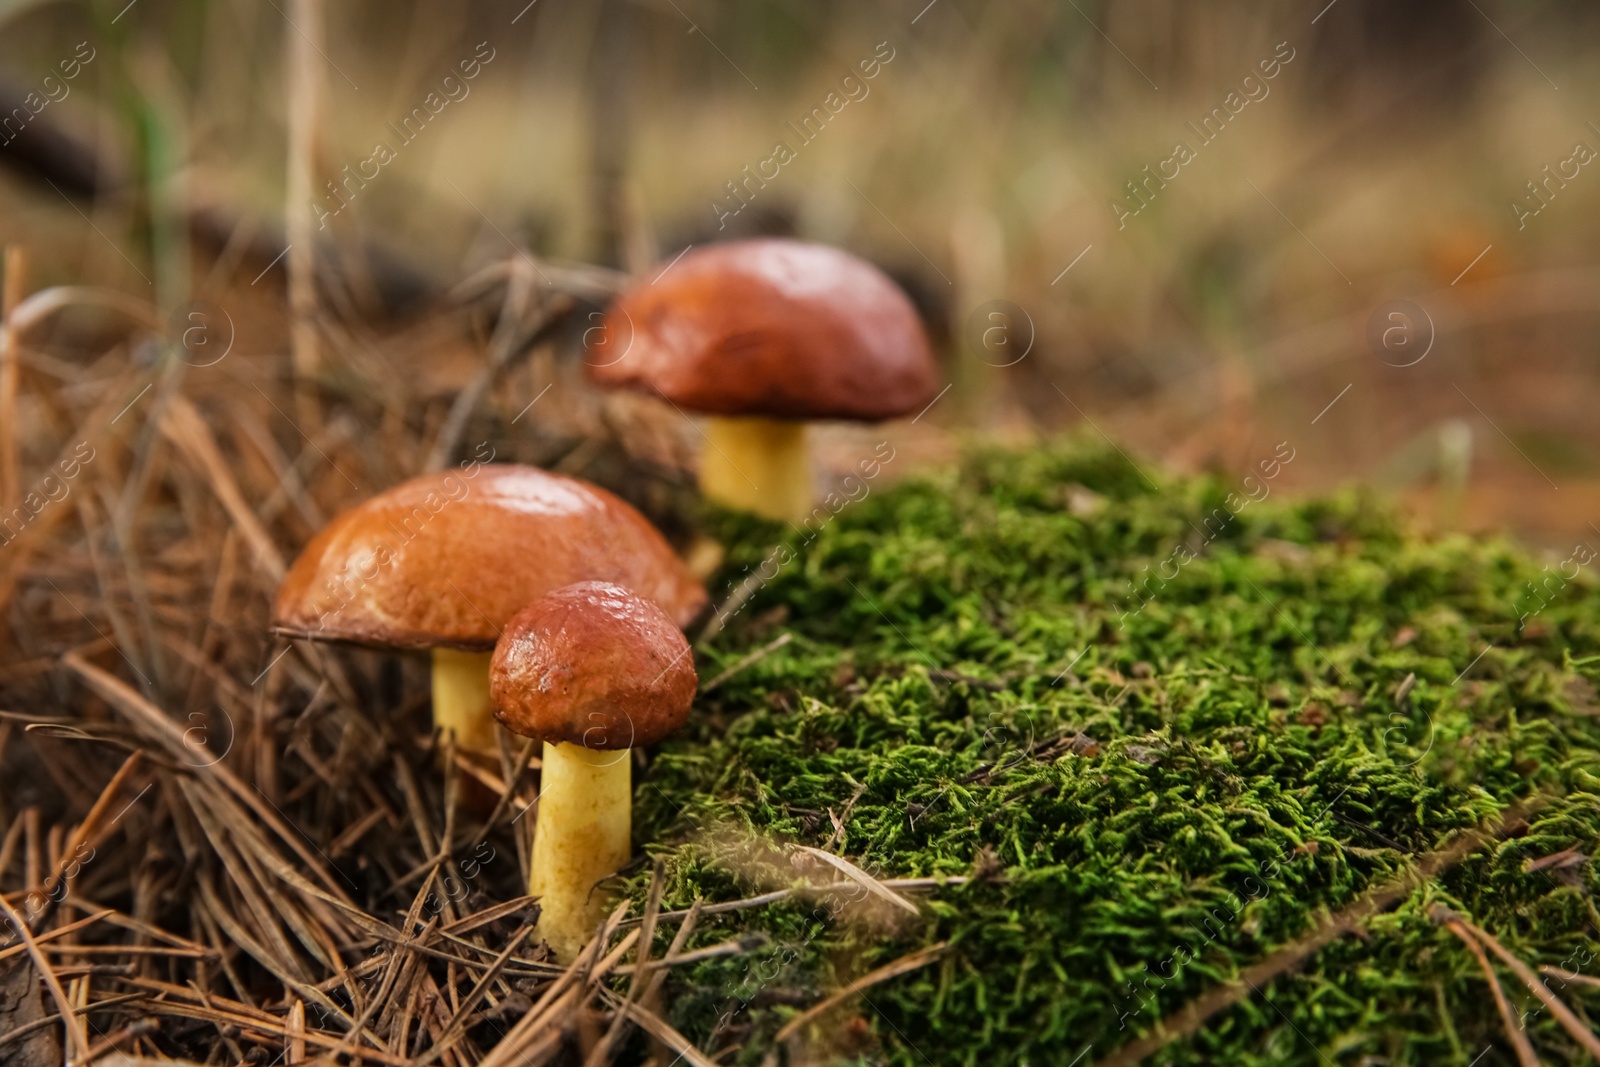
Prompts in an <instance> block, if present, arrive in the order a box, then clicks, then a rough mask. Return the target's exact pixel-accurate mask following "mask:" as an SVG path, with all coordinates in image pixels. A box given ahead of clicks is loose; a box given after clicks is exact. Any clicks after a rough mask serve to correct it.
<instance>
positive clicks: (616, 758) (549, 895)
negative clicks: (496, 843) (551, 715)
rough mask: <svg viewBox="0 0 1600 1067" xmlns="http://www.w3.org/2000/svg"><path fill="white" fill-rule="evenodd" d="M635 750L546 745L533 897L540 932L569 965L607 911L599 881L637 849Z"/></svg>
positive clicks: (535, 839)
mask: <svg viewBox="0 0 1600 1067" xmlns="http://www.w3.org/2000/svg"><path fill="white" fill-rule="evenodd" d="M632 763H633V752H632V751H631V750H630V749H622V750H620V751H614V752H611V751H600V750H596V749H588V748H584V747H583V746H582V745H573V744H568V743H566V742H562V743H560V744H551V743H550V742H548V741H546V742H545V745H544V766H543V768H542V769H541V770H540V772H539V774H540V781H539V811H538V815H537V816H536V817H535V828H534V831H533V860H532V863H531V869H530V870H529V872H528V894H529V895H530V896H535V897H538V898H539V925H538V927H537V928H536V929H535V931H534V934H535V936H536V937H539V938H542V939H543V940H544V941H545V942H547V943H548V944H549V945H550V948H551V950H552V951H553V952H554V953H555V957H556V959H557V960H558V961H559V962H561V963H570V962H571V961H572V960H573V959H574V958H576V956H577V955H578V952H579V951H580V950H581V949H582V948H583V946H584V945H585V944H586V943H587V942H588V941H589V939H590V938H592V937H593V936H594V932H595V929H596V928H597V927H598V926H599V925H600V922H601V920H603V919H604V918H605V917H606V915H607V914H608V913H609V912H610V910H611V909H610V907H608V906H607V905H608V904H609V901H608V899H607V894H606V892H605V890H604V887H602V886H600V885H599V883H600V882H602V881H603V880H605V879H607V878H609V877H611V876H612V875H613V874H616V873H617V872H618V871H620V870H621V869H622V868H623V867H624V866H625V865H626V864H627V862H628V858H629V857H630V856H631V855H632V854H633V840H632V838H633V785H632V772H631V771H630V769H629V768H630V767H631V765H632Z"/></svg>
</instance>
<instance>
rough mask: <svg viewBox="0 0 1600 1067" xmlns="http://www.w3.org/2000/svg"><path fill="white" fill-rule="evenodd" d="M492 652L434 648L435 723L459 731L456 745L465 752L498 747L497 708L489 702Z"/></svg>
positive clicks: (494, 750) (454, 731)
mask: <svg viewBox="0 0 1600 1067" xmlns="http://www.w3.org/2000/svg"><path fill="white" fill-rule="evenodd" d="M492 655H493V653H490V652H462V651H461V650H459V649H454V648H435V649H434V650H433V724H434V725H435V726H437V727H438V728H439V729H440V731H441V732H450V733H454V734H455V735H456V748H457V749H458V750H461V751H466V752H480V753H492V752H497V751H499V747H498V746H497V745H496V744H495V739H494V711H493V705H492V704H491V703H490V702H489V659H490V657H491V656H492Z"/></svg>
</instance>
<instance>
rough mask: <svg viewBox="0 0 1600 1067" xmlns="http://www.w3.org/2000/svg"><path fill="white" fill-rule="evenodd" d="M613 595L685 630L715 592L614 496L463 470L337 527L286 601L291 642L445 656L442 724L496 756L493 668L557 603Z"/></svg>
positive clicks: (279, 608)
mask: <svg viewBox="0 0 1600 1067" xmlns="http://www.w3.org/2000/svg"><path fill="white" fill-rule="evenodd" d="M589 580H597V581H606V582H614V583H616V584H618V585H621V586H623V587H625V588H628V589H631V590H633V591H634V592H635V593H637V594H638V595H640V596H642V597H645V598H646V599H648V600H650V601H652V602H654V603H655V604H657V605H659V606H660V608H661V610H662V611H664V612H665V613H666V615H667V617H669V618H670V619H672V621H673V622H674V623H676V624H678V625H680V626H686V625H688V623H689V622H690V621H692V620H693V618H694V617H695V615H696V614H698V613H699V611H700V609H701V608H702V607H704V606H705V603H706V593H705V590H704V589H703V588H701V586H700V584H699V582H697V581H695V579H694V577H693V575H691V574H690V573H689V571H688V569H687V568H686V567H685V566H684V565H683V563H682V561H680V560H679V559H678V557H677V556H676V555H675V554H674V553H673V551H672V547H671V546H670V545H668V544H667V542H666V539H665V538H663V537H662V536H661V534H660V533H659V532H657V530H656V529H655V527H653V526H651V525H650V523H649V521H648V520H646V519H645V517H644V516H643V515H640V514H639V513H638V512H637V511H635V510H634V509H633V508H632V507H630V506H629V505H628V504H627V503H625V502H624V501H622V500H620V499H618V498H617V497H615V496H613V495H612V494H610V493H608V492H606V491H605V490H603V489H600V488H597V487H595V486H592V485H589V484H587V483H585V482H581V481H578V480H577V479H575V478H565V477H562V476H561V475H557V474H550V473H548V472H546V471H542V470H539V469H538V468H536V467H524V466H516V465H510V464H479V463H476V462H469V463H467V464H463V469H462V470H460V471H448V472H445V473H440V474H427V475H423V476H421V477H418V478H413V479H412V480H410V481H408V482H405V483H403V484H401V485H398V486H395V487H394V488H392V489H389V490H387V491H386V492H383V493H380V494H379V495H377V496H375V497H373V498H372V499H371V500H368V501H367V502H366V503H364V504H360V505H358V506H356V507H353V508H351V509H349V510H348V511H345V512H343V513H341V514H340V515H338V516H337V517H336V518H334V519H333V521H331V522H329V523H328V525H327V526H325V527H324V528H323V529H322V531H321V532H320V533H318V534H317V535H316V536H315V537H313V538H312V539H311V541H310V543H308V544H307V545H306V547H305V549H304V551H302V552H301V553H300V557H299V558H298V559H297V560H295V562H294V565H293V566H292V567H290V569H289V573H288V574H287V575H286V576H285V578H284V580H283V584H282V586H280V587H279V589H278V596H277V601H276V603H275V605H274V607H273V612H272V621H273V629H274V630H275V631H276V632H277V633H279V634H282V635H284V636H288V637H293V638H303V639H307V640H320V641H344V642H353V643H356V644H362V645H368V646H374V647H378V648H389V649H401V650H417V651H426V652H429V653H430V654H431V655H432V657H433V717H434V724H435V725H436V726H438V727H439V728H440V729H441V730H442V731H445V732H448V733H452V734H454V735H455V739H456V744H457V745H458V746H459V747H460V748H462V749H465V750H468V751H477V752H483V753H492V752H494V751H495V750H496V745H495V741H494V719H493V715H492V712H491V710H490V706H489V657H490V653H491V652H492V650H493V649H494V644H495V641H496V640H497V639H498V638H499V636H500V633H501V631H502V630H503V629H504V628H505V625H506V623H507V622H509V621H510V619H511V617H512V616H513V615H515V614H516V613H517V612H518V611H520V610H521V609H522V608H524V607H526V606H527V605H528V604H529V603H530V602H532V601H534V600H537V599H538V598H539V597H541V596H543V595H544V594H545V593H548V592H550V591H551V590H553V589H558V588H560V587H562V586H565V585H569V584H571V583H573V582H579V581H589Z"/></svg>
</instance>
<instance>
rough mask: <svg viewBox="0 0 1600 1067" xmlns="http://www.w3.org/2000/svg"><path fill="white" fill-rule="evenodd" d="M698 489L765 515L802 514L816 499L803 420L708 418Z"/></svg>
mask: <svg viewBox="0 0 1600 1067" xmlns="http://www.w3.org/2000/svg"><path fill="white" fill-rule="evenodd" d="M700 489H701V491H702V492H704V493H705V495H706V496H708V497H710V498H711V499H712V500H715V501H717V502H718V503H719V504H726V505H728V506H729V507H732V508H738V509H740V510H742V511H751V512H754V513H755V514H757V515H760V516H762V517H764V518H768V519H777V520H779V521H780V522H796V521H799V520H800V519H802V518H804V517H805V516H806V514H807V513H808V512H809V511H810V510H811V504H812V496H811V463H810V459H809V457H808V455H807V450H806V427H805V423H803V422H782V421H779V420H777V419H726V418H721V417H713V418H709V419H707V420H706V448H705V451H704V452H703V453H702V454H701V456H700Z"/></svg>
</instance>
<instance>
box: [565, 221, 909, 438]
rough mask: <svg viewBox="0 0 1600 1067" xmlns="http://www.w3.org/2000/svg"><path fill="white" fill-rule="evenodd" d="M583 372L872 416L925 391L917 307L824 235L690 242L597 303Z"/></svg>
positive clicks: (675, 390)
mask: <svg viewBox="0 0 1600 1067" xmlns="http://www.w3.org/2000/svg"><path fill="white" fill-rule="evenodd" d="M605 325H606V331H605V336H606V338H607V344H609V345H615V346H617V352H616V354H615V355H614V356H609V355H603V354H602V352H604V349H597V350H594V351H593V353H592V355H591V360H590V364H589V373H590V376H591V377H592V378H593V379H594V380H595V381H596V382H598V383H599V384H601V385H605V386H612V387H616V386H628V387H631V388H634V389H640V390H643V391H645V392H650V393H655V394H657V395H659V396H663V397H666V398H667V399H668V400H670V401H672V402H673V403H674V404H677V405H678V406H680V407H683V408H686V409H688V410H690V411H698V412H701V413H704V414H708V415H746V416H750V415H764V416H767V417H769V418H777V419H855V420H859V421H863V422H876V421H879V420H881V419H892V418H896V417H898V416H901V415H908V414H911V413H912V412H915V411H917V410H919V409H920V408H922V407H924V406H926V405H927V404H928V403H929V402H930V401H932V400H933V398H934V395H935V393H936V392H937V390H938V388H939V381H938V371H937V369H936V368H935V366H934V362H933V356H932V354H931V352H930V351H929V349H928V338H927V336H926V334H924V333H923V330H922V323H921V322H920V321H919V320H918V318H917V313H916V310H915V309H914V308H913V307H912V306H911V301H910V300H909V299H907V298H906V295H905V293H903V292H902V291H901V290H900V288H899V287H898V286H896V285H895V284H894V282H892V281H890V280H889V278H888V276H887V275H885V274H884V273H883V272H882V271H880V270H879V269H878V268H876V267H874V266H873V265H872V264H870V263H868V262H866V261H865V260H863V259H859V258H857V257H856V256H852V255H850V254H849V253H848V252H842V251H840V250H839V249H837V248H829V247H827V246H825V245H816V244H807V243H805V242H803V241H793V240H785V239H780V238H764V239H761V240H754V241H735V242H731V243H728V244H720V245H712V246H709V247H707V248H702V249H697V250H695V251H692V252H690V253H688V254H687V255H685V256H684V257H683V258H682V259H680V260H678V262H676V263H675V264H673V265H672V266H671V267H670V268H669V269H668V270H667V271H666V272H665V274H664V276H661V277H658V278H657V279H656V280H655V281H654V282H650V283H642V284H639V285H635V286H634V287H633V288H632V289H630V290H628V291H627V292H626V293H624V294H623V295H622V297H621V298H620V299H619V300H618V301H617V302H616V303H615V304H613V305H612V307H611V310H610V312H609V313H608V314H607V316H606V321H605Z"/></svg>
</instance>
